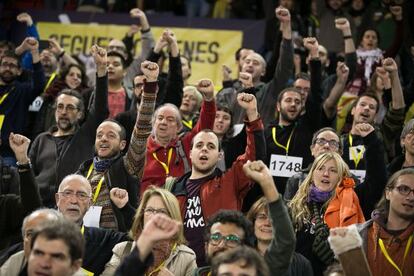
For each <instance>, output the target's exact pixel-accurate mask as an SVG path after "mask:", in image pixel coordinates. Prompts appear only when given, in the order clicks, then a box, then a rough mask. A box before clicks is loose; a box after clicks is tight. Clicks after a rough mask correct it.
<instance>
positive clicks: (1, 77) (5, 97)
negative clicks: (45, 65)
mask: <svg viewBox="0 0 414 276" xmlns="http://www.w3.org/2000/svg"><path fill="white" fill-rule="evenodd" d="M19 48H20V49H21V50H22V51H23V52H25V51H30V52H31V54H32V57H33V75H32V78H31V79H30V81H28V82H20V81H18V80H17V78H18V77H19V76H20V75H21V73H22V69H21V64H20V59H19V57H18V56H17V55H15V54H14V53H13V52H11V51H9V52H6V53H5V54H4V55H3V57H2V58H1V59H0V130H1V145H0V155H1V156H2V157H3V159H4V160H3V161H4V163H5V164H7V165H10V166H15V165H16V164H15V162H16V159H15V158H14V154H13V151H12V150H11V149H10V146H9V134H10V133H11V132H15V133H24V132H25V131H26V120H27V115H28V108H29V105H30V104H31V103H32V102H33V100H34V99H35V98H36V97H37V96H38V95H39V94H40V93H41V92H42V91H43V87H44V85H45V75H44V72H43V69H42V65H41V64H40V57H39V42H38V41H37V40H36V39H35V38H32V37H28V38H26V39H25V40H24V41H23V42H22V44H21V45H20V46H19Z"/></svg>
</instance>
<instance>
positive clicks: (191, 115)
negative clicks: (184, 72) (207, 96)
mask: <svg viewBox="0 0 414 276" xmlns="http://www.w3.org/2000/svg"><path fill="white" fill-rule="evenodd" d="M183 92H184V93H183V99H182V101H181V105H180V108H179V109H180V113H181V117H182V120H181V121H182V123H183V129H182V130H181V132H187V131H191V129H193V126H195V125H196V123H197V120H198V116H199V110H200V106H201V102H202V101H203V96H202V95H201V94H200V92H198V91H197V88H196V87H194V86H191V85H188V86H186V87H184V88H183Z"/></svg>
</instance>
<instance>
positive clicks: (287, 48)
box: [217, 7, 293, 125]
mask: <svg viewBox="0 0 414 276" xmlns="http://www.w3.org/2000/svg"><path fill="white" fill-rule="evenodd" d="M275 14H276V17H277V18H278V20H279V21H280V28H281V31H282V37H283V39H282V42H281V45H280V55H279V56H280V58H279V60H278V63H277V66H276V70H275V73H274V75H273V78H272V80H271V81H270V82H268V83H263V82H262V81H261V77H262V76H264V74H265V71H266V61H265V60H264V58H263V57H262V56H261V55H259V54H257V53H251V54H249V55H248V56H247V57H246V59H245V60H244V62H243V66H242V70H241V72H240V74H239V80H240V82H241V84H242V85H241V86H242V87H241V90H236V89H234V88H233V87H231V88H226V89H223V90H222V91H221V92H220V93H218V94H217V102H218V103H220V104H222V105H227V106H228V107H230V108H231V109H232V110H231V111H232V113H233V121H234V123H235V124H242V123H243V120H244V117H245V113H244V110H243V109H241V108H240V107H239V106H238V105H237V94H238V93H240V92H247V93H252V94H254V95H255V96H256V98H257V106H258V111H259V113H260V116H261V117H262V120H263V123H264V124H265V125H267V124H268V123H269V122H271V121H272V120H273V119H274V112H275V104H276V100H277V97H278V94H279V93H280V91H282V90H283V88H285V87H286V86H287V84H288V81H289V78H290V77H291V76H292V74H293V44H292V28H291V21H290V13H289V10H288V9H285V8H283V7H278V8H277V9H276V10H275Z"/></svg>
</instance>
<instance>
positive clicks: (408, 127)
mask: <svg viewBox="0 0 414 276" xmlns="http://www.w3.org/2000/svg"><path fill="white" fill-rule="evenodd" d="M413 128H414V119H411V120H409V121H408V122H407V123H406V124H405V126H404V128H403V130H402V131H401V136H400V139H404V138H405V136H407V134H408V133H409V132H410V131H411V130H413Z"/></svg>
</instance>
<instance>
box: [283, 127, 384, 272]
mask: <svg viewBox="0 0 414 276" xmlns="http://www.w3.org/2000/svg"><path fill="white" fill-rule="evenodd" d="M358 128H359V129H360V131H361V132H363V133H364V135H365V134H367V133H372V132H373V131H374V129H373V127H372V126H371V125H368V124H365V125H360V126H359V127H358ZM372 150H376V149H372ZM379 158H380V157H379ZM377 170H378V169H377ZM375 172H376V173H377V174H380V175H381V174H382V175H383V176H382V181H381V180H378V181H375V179H371V177H367V179H366V181H365V182H363V183H361V184H359V185H358V186H355V182H354V181H353V179H352V178H350V172H349V169H348V166H347V165H346V163H345V161H344V160H343V159H342V158H341V156H340V155H339V154H337V153H335V152H327V153H324V154H322V155H320V156H318V157H317V158H316V160H315V161H314V162H313V164H312V167H311V169H310V171H309V174H308V176H307V177H306V178H305V180H304V182H303V183H302V184H301V185H300V186H299V190H298V192H297V193H296V195H295V196H294V197H293V198H292V200H291V201H290V202H289V203H288V207H289V208H290V214H291V217H292V222H293V225H294V228H295V231H296V237H297V244H296V245H297V246H296V251H297V252H298V253H300V254H302V255H304V256H305V257H306V258H307V259H309V261H310V262H311V263H312V266H313V271H314V274H315V275H322V272H323V271H324V270H325V268H326V266H327V265H329V264H331V262H332V261H333V254H332V252H331V251H330V249H329V245H328V244H327V241H326V238H327V236H328V235H329V231H328V229H329V228H333V227H342V226H347V225H351V224H355V223H361V222H364V221H365V217H367V218H368V217H369V216H370V214H371V212H372V210H374V206H375V204H376V203H377V202H378V200H379V199H380V198H381V194H382V190H383V189H384V186H385V182H386V180H385V179H386V177H385V169H384V168H382V170H381V171H375Z"/></svg>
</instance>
